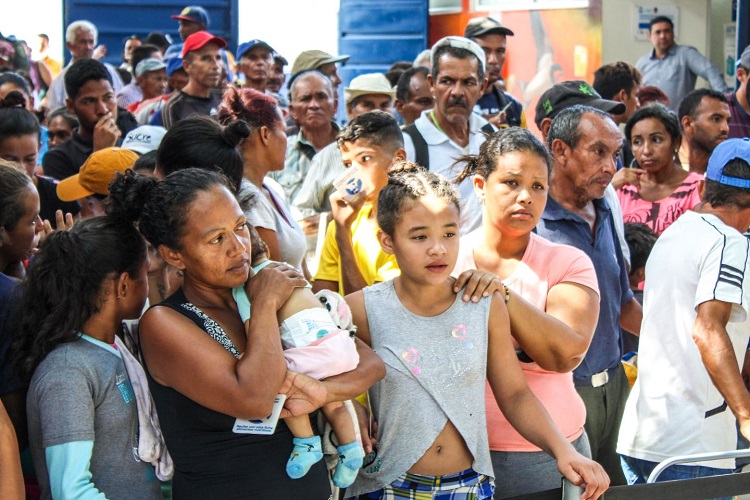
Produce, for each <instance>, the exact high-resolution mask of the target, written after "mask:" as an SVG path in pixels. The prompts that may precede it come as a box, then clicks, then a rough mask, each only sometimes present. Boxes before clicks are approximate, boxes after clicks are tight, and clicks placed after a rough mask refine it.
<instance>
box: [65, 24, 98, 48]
mask: <svg viewBox="0 0 750 500" xmlns="http://www.w3.org/2000/svg"><path fill="white" fill-rule="evenodd" d="M78 30H83V31H86V32H87V33H93V34H94V45H96V40H97V38H98V37H99V32H98V31H97V29H96V26H94V23H92V22H91V21H85V20H80V21H73V22H72V23H70V24H69V25H68V29H66V30H65V41H66V42H68V43H71V44H72V43H75V42H76V31H78Z"/></svg>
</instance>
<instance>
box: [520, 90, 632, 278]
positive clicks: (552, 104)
mask: <svg viewBox="0 0 750 500" xmlns="http://www.w3.org/2000/svg"><path fill="white" fill-rule="evenodd" d="M576 104H583V105H586V106H591V107H592V108H596V109H598V110H600V111H604V112H605V113H609V115H610V116H611V117H612V119H613V120H615V123H617V119H616V118H615V117H616V116H619V115H622V114H623V113H625V112H626V111H627V106H626V105H625V104H624V103H622V102H618V101H610V100H609V99H602V97H601V96H600V95H599V93H598V92H597V91H596V90H594V88H593V87H592V86H591V85H589V84H588V83H586V82H584V81H582V80H568V81H566V82H561V83H556V84H555V85H553V86H552V87H550V88H549V89H547V90H546V91H545V92H544V93H543V94H542V95H541V97H539V101H538V102H537V104H536V111H535V114H534V123H536V127H537V128H538V129H539V131H540V132H541V133H542V139H543V140H544V142H545V143H546V142H547V134H548V132H549V127H550V124H551V123H552V119H553V118H554V117H556V116H557V115H558V114H560V112H561V111H563V110H564V109H566V108H568V107H570V106H574V105H576ZM604 198H605V199H606V200H607V203H609V208H610V210H612V216H613V217H612V219H613V222H614V224H615V230H616V231H617V239H618V242H619V245H620V250H622V254H623V256H624V257H625V262H626V263H627V264H628V266H630V248H629V247H628V244H627V242H626V241H625V225H624V224H623V221H622V209H621V208H620V201H619V200H618V199H617V193H616V192H615V188H614V186H612V185H611V184H610V185H609V186H607V189H606V190H605V191H604Z"/></svg>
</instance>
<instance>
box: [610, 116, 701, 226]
mask: <svg viewBox="0 0 750 500" xmlns="http://www.w3.org/2000/svg"><path fill="white" fill-rule="evenodd" d="M625 137H626V138H627V139H628V142H629V143H630V147H631V148H632V150H633V155H634V156H635V160H636V162H637V163H638V165H637V167H638V168H623V169H621V170H620V171H619V172H617V174H615V176H614V178H613V179H612V185H613V186H614V187H615V188H616V189H617V197H618V198H619V199H620V205H621V206H622V218H623V220H624V221H625V222H642V223H644V224H646V225H647V226H648V227H650V228H651V229H652V230H653V231H654V232H655V233H656V234H657V235H660V234H661V233H663V232H664V230H665V229H666V228H667V227H669V226H670V224H672V223H673V222H674V221H676V220H677V218H678V217H679V216H680V215H682V214H684V213H685V212H687V211H688V210H691V209H692V208H693V207H694V206H695V205H697V204H698V203H700V201H701V200H700V195H699V194H698V184H699V182H700V181H701V180H702V179H703V176H702V175H701V174H698V173H696V172H687V171H685V170H683V168H682V167H681V166H680V164H679V163H678V162H676V161H675V157H676V155H677V151H678V150H679V149H680V139H681V135H680V124H679V122H678V121H677V116H675V114H674V113H672V112H671V111H670V110H669V109H667V108H666V107H664V106H662V105H661V104H658V103H655V104H650V105H648V106H644V107H642V108H641V109H639V110H638V111H636V112H635V113H633V116H631V117H630V120H628V123H627V124H626V125H625Z"/></svg>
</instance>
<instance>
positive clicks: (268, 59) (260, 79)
mask: <svg viewBox="0 0 750 500" xmlns="http://www.w3.org/2000/svg"><path fill="white" fill-rule="evenodd" d="M273 54H274V50H273V48H272V47H271V46H270V45H268V44H267V43H266V42H264V41H263V40H257V39H256V40H250V41H249V42H245V43H243V44H240V46H239V48H238V49H237V65H236V69H237V74H238V75H240V74H242V75H244V76H245V84H244V87H247V88H251V89H255V90H258V91H260V92H265V91H266V86H267V85H268V79H269V78H270V77H271V73H272V71H273Z"/></svg>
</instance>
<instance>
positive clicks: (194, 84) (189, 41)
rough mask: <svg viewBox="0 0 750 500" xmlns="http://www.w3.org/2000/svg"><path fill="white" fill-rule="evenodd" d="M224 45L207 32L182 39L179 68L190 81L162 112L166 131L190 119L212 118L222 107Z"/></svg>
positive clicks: (225, 43)
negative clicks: (193, 117)
mask: <svg viewBox="0 0 750 500" xmlns="http://www.w3.org/2000/svg"><path fill="white" fill-rule="evenodd" d="M226 46H227V42H225V41H224V40H223V39H221V38H219V37H218V36H214V35H212V34H211V33H209V32H208V31H198V32H196V33H193V34H192V35H190V36H189V37H187V38H186V39H185V44H184V45H183V47H182V67H183V68H184V69H185V72H186V73H187V74H188V77H189V80H188V83H187V85H185V87H184V88H183V89H182V90H178V91H176V92H175V93H174V94H173V95H172V97H170V98H169V100H168V101H167V102H166V104H164V107H163V108H162V121H163V123H164V127H165V128H167V129H168V128H169V127H171V126H172V125H174V124H175V123H177V122H178V121H180V120H182V119H183V118H187V117H188V116H190V115H196V114H197V115H209V116H212V115H215V114H216V110H217V109H218V107H219V104H220V103H221V91H220V90H219V89H218V88H217V87H218V85H219V81H220V80H221V67H222V62H221V49H222V48H224V47H226Z"/></svg>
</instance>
